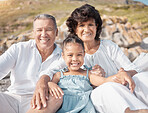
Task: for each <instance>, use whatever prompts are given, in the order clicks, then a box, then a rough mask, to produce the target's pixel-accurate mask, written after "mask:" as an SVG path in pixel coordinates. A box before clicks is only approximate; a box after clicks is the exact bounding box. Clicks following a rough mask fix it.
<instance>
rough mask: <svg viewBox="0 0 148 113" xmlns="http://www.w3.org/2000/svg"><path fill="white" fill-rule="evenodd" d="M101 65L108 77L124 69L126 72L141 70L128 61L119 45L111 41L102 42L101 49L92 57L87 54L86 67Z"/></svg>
mask: <svg viewBox="0 0 148 113" xmlns="http://www.w3.org/2000/svg"><path fill="white" fill-rule="evenodd" d="M95 64H98V65H100V66H101V67H102V68H103V69H104V71H105V72H106V77H108V76H111V75H114V74H116V73H117V72H118V70H119V69H120V68H121V67H122V68H124V69H125V70H136V71H137V72H139V71H140V70H139V69H138V68H137V67H136V66H135V65H134V64H133V63H131V61H130V60H129V59H128V57H127V56H126V55H125V54H124V53H123V51H122V50H121V49H120V48H119V47H118V45H117V44H115V43H114V42H112V41H110V40H101V41H100V47H99V49H98V50H97V51H96V52H95V53H94V54H92V55H90V54H87V53H86V54H85V65H87V66H89V67H90V66H94V65H95Z"/></svg>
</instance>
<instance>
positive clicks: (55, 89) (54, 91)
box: [48, 82, 64, 99]
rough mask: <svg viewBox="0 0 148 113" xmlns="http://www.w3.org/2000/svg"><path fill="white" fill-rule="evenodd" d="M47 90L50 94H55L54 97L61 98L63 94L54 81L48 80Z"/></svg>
mask: <svg viewBox="0 0 148 113" xmlns="http://www.w3.org/2000/svg"><path fill="white" fill-rule="evenodd" d="M48 86H49V92H50V94H51V96H55V98H60V99H61V98H62V96H63V95H64V93H63V91H62V89H61V88H60V87H59V86H58V85H57V84H56V83H54V82H48Z"/></svg>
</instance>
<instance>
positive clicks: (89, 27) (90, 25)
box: [75, 19, 97, 43]
mask: <svg viewBox="0 0 148 113" xmlns="http://www.w3.org/2000/svg"><path fill="white" fill-rule="evenodd" d="M96 31H97V26H96V23H95V20H94V19H90V20H88V21H86V22H78V25H77V27H76V31H75V32H76V34H77V35H78V37H79V38H80V39H81V40H82V41H83V42H84V43H85V42H90V41H94V40H95V36H96Z"/></svg>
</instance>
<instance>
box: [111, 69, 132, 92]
mask: <svg viewBox="0 0 148 113" xmlns="http://www.w3.org/2000/svg"><path fill="white" fill-rule="evenodd" d="M112 79H113V81H114V82H118V83H121V84H123V85H127V83H128V84H129V88H130V90H131V92H132V93H133V91H134V89H135V82H134V81H133V79H132V77H131V76H130V75H129V74H128V73H127V72H126V71H125V70H124V69H123V68H120V70H119V71H118V73H117V74H116V75H115V76H113V77H112Z"/></svg>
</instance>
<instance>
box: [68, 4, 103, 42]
mask: <svg viewBox="0 0 148 113" xmlns="http://www.w3.org/2000/svg"><path fill="white" fill-rule="evenodd" d="M90 19H95V23H96V26H97V31H96V37H95V40H100V38H99V36H100V33H101V30H102V19H101V17H100V14H99V11H98V10H96V9H95V7H93V6H91V5H89V4H85V5H82V6H81V7H79V8H76V9H75V10H74V11H73V12H72V14H71V16H70V17H69V18H68V19H67V21H66V25H67V26H68V31H69V32H70V33H71V34H75V31H76V27H77V25H78V22H86V21H88V20H90Z"/></svg>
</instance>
